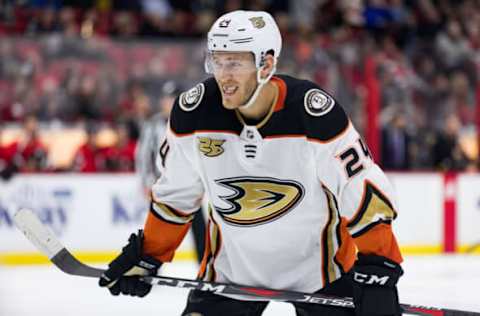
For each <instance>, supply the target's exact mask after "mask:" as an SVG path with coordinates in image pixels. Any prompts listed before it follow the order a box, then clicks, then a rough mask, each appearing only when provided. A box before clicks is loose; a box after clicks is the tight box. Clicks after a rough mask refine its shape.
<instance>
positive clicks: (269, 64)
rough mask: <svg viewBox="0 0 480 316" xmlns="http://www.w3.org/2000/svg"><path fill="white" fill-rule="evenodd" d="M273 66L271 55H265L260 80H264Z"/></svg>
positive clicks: (273, 59)
mask: <svg viewBox="0 0 480 316" xmlns="http://www.w3.org/2000/svg"><path fill="white" fill-rule="evenodd" d="M274 64H275V58H274V57H273V55H271V54H268V53H267V54H266V55H265V59H264V60H263V66H262V68H261V70H260V76H261V78H266V77H267V76H268V75H269V74H270V73H271V72H272V71H273V67H274Z"/></svg>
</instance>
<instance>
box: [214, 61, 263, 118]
mask: <svg viewBox="0 0 480 316" xmlns="http://www.w3.org/2000/svg"><path fill="white" fill-rule="evenodd" d="M210 63H211V69H212V72H213V75H214V76H215V80H216V81H217V84H218V87H219V88H220V91H221V93H222V101H223V106H224V107H225V108H227V109H229V110H232V109H236V108H238V107H239V106H241V105H243V104H245V103H247V102H248V100H249V98H250V97H251V95H252V94H253V92H254V91H255V88H256V87H257V78H256V76H257V69H256V67H255V62H254V58H253V55H252V54H251V53H245V52H244V53H231V52H214V53H213V54H212V55H211V59H210Z"/></svg>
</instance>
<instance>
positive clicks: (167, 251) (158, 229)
mask: <svg viewBox="0 0 480 316" xmlns="http://www.w3.org/2000/svg"><path fill="white" fill-rule="evenodd" d="M181 138H182V137H178V136H177V135H175V133H174V132H173V131H172V130H171V128H167V132H166V138H165V140H164V141H163V143H162V144H161V146H160V150H159V163H158V165H159V168H160V174H161V176H160V178H158V180H157V181H156V182H155V184H154V185H153V186H152V196H151V204H150V211H149V213H148V215H147V220H146V223H145V227H144V236H145V239H144V252H145V253H146V254H147V255H150V256H153V257H155V258H156V259H158V260H160V261H161V262H169V261H171V260H172V259H173V256H174V253H175V250H176V249H177V248H178V246H179V245H180V243H181V242H182V240H183V238H184V236H185V235H186V233H187V231H188V229H189V228H190V225H191V222H192V220H193V217H194V215H195V213H196V211H197V210H198V209H199V208H200V205H201V201H202V197H203V194H204V189H203V185H202V182H201V179H200V176H199V174H198V172H197V171H196V170H195V167H194V166H195V162H194V161H193V158H192V155H188V153H186V152H185V151H186V150H188V149H189V146H188V144H189V142H188V140H186V139H181Z"/></svg>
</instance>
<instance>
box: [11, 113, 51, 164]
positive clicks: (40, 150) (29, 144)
mask: <svg viewBox="0 0 480 316" xmlns="http://www.w3.org/2000/svg"><path fill="white" fill-rule="evenodd" d="M23 128H24V133H25V138H24V139H23V140H22V141H21V142H20V144H19V146H18V154H19V156H20V161H21V162H20V170H21V171H22V172H39V171H47V170H48V164H47V155H48V151H47V147H46V146H45V145H44V144H43V143H42V142H41V141H40V139H39V137H38V122H37V119H36V118H35V117H34V116H28V117H26V118H25V120H24V124H23Z"/></svg>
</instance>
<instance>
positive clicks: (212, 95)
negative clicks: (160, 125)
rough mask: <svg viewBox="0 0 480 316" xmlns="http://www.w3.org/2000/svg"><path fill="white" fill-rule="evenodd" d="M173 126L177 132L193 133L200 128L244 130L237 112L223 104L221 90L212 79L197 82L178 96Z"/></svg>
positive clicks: (209, 129)
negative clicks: (236, 114)
mask: <svg viewBox="0 0 480 316" xmlns="http://www.w3.org/2000/svg"><path fill="white" fill-rule="evenodd" d="M170 127H171V129H172V130H173V131H174V132H175V133H176V134H191V133H194V132H195V131H199V130H204V131H206V130H208V131H223V132H225V131H233V132H236V133H238V134H239V133H240V130H241V126H240V123H239V122H238V120H237V119H236V117H235V113H234V112H233V111H228V110H226V109H225V108H224V107H223V105H222V96H221V94H220V90H219V89H218V86H217V83H216V82H215V79H213V78H209V79H207V80H205V81H203V82H201V83H199V84H197V85H196V86H194V87H193V88H191V89H190V90H188V91H185V92H183V93H182V94H180V95H179V96H178V97H177V98H176V99H175V103H174V105H173V108H172V112H171V114H170Z"/></svg>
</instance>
